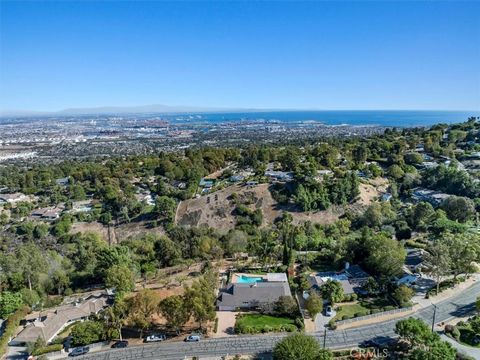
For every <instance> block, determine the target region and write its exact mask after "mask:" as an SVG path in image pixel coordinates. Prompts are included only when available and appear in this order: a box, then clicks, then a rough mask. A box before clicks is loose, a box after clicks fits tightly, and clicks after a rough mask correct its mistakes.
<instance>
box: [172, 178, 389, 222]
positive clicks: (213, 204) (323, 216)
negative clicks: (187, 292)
mask: <svg viewBox="0 0 480 360" xmlns="http://www.w3.org/2000/svg"><path fill="white" fill-rule="evenodd" d="M269 186H270V184H259V185H257V186H255V187H247V186H243V185H238V184H237V185H232V186H229V187H227V188H225V189H222V190H219V191H216V192H213V193H211V194H208V195H204V196H202V197H200V198H197V199H189V200H185V201H182V202H181V203H180V204H179V206H178V209H177V213H176V218H175V221H176V223H177V224H179V225H183V226H201V225H207V226H209V227H213V228H215V229H219V230H224V231H227V230H230V229H233V228H234V227H235V224H236V217H235V214H234V210H235V207H236V205H235V203H234V202H233V201H232V194H236V195H237V196H238V198H239V199H241V201H242V202H244V201H246V202H247V203H248V204H249V205H248V207H249V208H250V209H252V210H255V209H262V212H263V224H262V226H268V225H271V224H273V222H274V221H275V219H276V218H278V217H279V216H281V215H282V212H284V211H285V212H289V213H291V214H292V217H293V221H294V223H297V224H298V223H302V222H305V221H311V222H314V223H320V224H329V223H332V222H334V221H336V220H338V219H339V217H341V216H342V215H343V214H344V213H345V211H346V210H347V209H348V210H351V211H361V210H362V209H364V208H365V206H368V205H369V204H371V203H372V201H374V200H375V199H377V198H378V197H379V195H380V194H382V193H384V192H385V191H386V189H387V186H388V182H387V180H385V179H375V180H371V181H368V182H365V183H361V184H360V196H359V199H358V201H356V202H355V203H354V204H349V205H347V206H332V207H330V208H329V209H327V210H325V211H316V212H302V211H299V210H298V208H296V207H295V206H293V205H288V206H285V205H280V204H278V203H277V201H275V200H274V199H273V197H272V195H271V193H270V191H269Z"/></svg>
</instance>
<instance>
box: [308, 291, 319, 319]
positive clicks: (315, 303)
mask: <svg viewBox="0 0 480 360" xmlns="http://www.w3.org/2000/svg"><path fill="white" fill-rule="evenodd" d="M305 309H307V311H308V313H309V314H310V317H311V318H312V319H315V317H316V316H317V314H320V313H321V312H322V310H323V301H322V299H321V298H320V296H318V295H317V293H316V292H313V291H312V293H311V294H310V296H309V297H308V299H307V300H306V301H305Z"/></svg>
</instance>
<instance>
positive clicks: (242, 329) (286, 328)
mask: <svg viewBox="0 0 480 360" xmlns="http://www.w3.org/2000/svg"><path fill="white" fill-rule="evenodd" d="M297 330H298V328H297V327H296V326H295V325H293V324H284V325H279V326H269V325H265V326H263V327H253V326H238V325H236V326H235V333H237V334H259V333H269V332H295V331H297Z"/></svg>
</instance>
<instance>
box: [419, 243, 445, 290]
mask: <svg viewBox="0 0 480 360" xmlns="http://www.w3.org/2000/svg"><path fill="white" fill-rule="evenodd" d="M425 263H426V269H425V272H426V273H429V274H431V275H432V277H433V278H434V279H435V281H436V283H437V295H438V293H439V292H440V282H441V281H442V279H443V277H445V276H447V275H448V274H450V271H451V258H450V254H449V249H448V246H447V245H446V244H445V242H443V241H435V242H434V243H433V244H432V245H431V246H430V247H429V248H428V252H427V253H426V254H425Z"/></svg>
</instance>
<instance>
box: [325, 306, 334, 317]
mask: <svg viewBox="0 0 480 360" xmlns="http://www.w3.org/2000/svg"><path fill="white" fill-rule="evenodd" d="M332 314H333V310H332V307H331V306H330V305H329V306H327V307H326V308H325V316H332Z"/></svg>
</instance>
